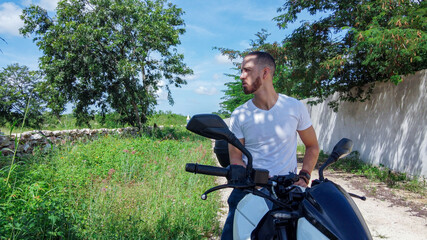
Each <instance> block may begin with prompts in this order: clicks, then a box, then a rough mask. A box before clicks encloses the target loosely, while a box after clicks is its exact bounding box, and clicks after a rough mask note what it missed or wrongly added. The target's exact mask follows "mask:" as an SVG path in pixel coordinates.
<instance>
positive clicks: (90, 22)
mask: <svg viewBox="0 0 427 240" xmlns="http://www.w3.org/2000/svg"><path fill="white" fill-rule="evenodd" d="M182 14H183V11H182V10H181V9H180V8H177V7H176V6H175V5H173V4H171V3H168V4H166V1H165V0H154V1H151V0H144V1H139V0H121V1H118V0H71V1H65V0H63V1H60V2H59V3H58V7H57V13H56V16H55V17H54V18H51V17H49V16H48V14H47V11H46V10H44V9H42V8H40V7H39V6H31V7H29V8H27V9H24V11H23V15H22V16H21V18H22V19H23V20H24V23H25V25H24V27H23V28H22V29H21V33H22V34H23V35H25V36H29V35H30V34H33V36H34V41H35V42H36V43H37V45H38V47H39V48H40V50H41V51H43V56H42V57H41V58H40V68H41V69H42V70H43V71H44V73H45V75H46V80H47V82H46V85H45V89H46V90H48V92H49V93H50V94H49V97H50V101H49V105H48V107H49V108H50V109H52V111H53V112H54V113H55V114H56V115H58V116H59V114H60V113H61V112H63V111H64V106H65V104H66V103H67V102H73V103H74V104H75V109H74V115H75V116H76V118H77V122H78V124H79V125H80V124H87V125H88V124H89V120H90V119H91V118H92V117H93V115H94V110H93V109H95V108H96V109H100V110H99V111H100V112H101V114H106V113H107V112H109V111H110V110H111V109H113V110H114V111H115V112H117V113H119V114H120V115H121V116H122V120H123V121H124V122H127V123H129V124H131V125H133V126H139V127H142V124H144V122H145V121H146V119H147V115H149V114H150V113H151V112H152V110H153V107H154V106H155V105H156V104H157V102H156V97H157V95H156V92H157V91H158V90H159V88H160V87H161V86H160V84H161V81H162V80H163V81H165V84H166V85H165V87H166V89H167V91H168V97H169V102H170V104H173V99H172V96H171V92H170V90H169V86H170V85H173V86H176V87H180V86H181V85H183V84H186V81H185V80H184V79H183V77H184V76H185V75H187V74H191V73H192V70H191V69H189V68H188V67H187V66H186V65H185V64H184V63H183V58H184V56H183V55H182V54H179V53H178V52H177V50H176V46H177V45H178V44H180V40H179V35H181V34H183V33H184V32H185V29H184V21H183V20H182V18H181V15H182Z"/></svg>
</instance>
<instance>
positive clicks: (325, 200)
mask: <svg viewBox="0 0 427 240" xmlns="http://www.w3.org/2000/svg"><path fill="white" fill-rule="evenodd" d="M305 192H306V198H305V199H304V200H303V201H302V213H303V216H304V217H305V218H306V219H307V221H308V222H310V223H311V224H312V225H313V226H315V227H316V228H317V229H319V231H321V232H322V233H323V234H325V236H327V237H328V238H330V239H355V240H356V239H357V240H362V239H372V237H371V234H370V232H369V228H368V226H367V225H366V223H365V221H364V219H363V217H362V215H361V213H360V211H359V209H358V208H357V206H356V204H355V203H354V201H353V199H352V198H351V196H350V195H349V194H348V193H347V192H346V191H345V190H344V189H342V188H341V187H340V186H339V185H337V184H335V183H333V182H331V181H327V180H326V181H325V182H322V183H320V184H318V185H315V186H313V187H312V188H307V189H306V191H305Z"/></svg>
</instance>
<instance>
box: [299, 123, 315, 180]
mask: <svg viewBox="0 0 427 240" xmlns="http://www.w3.org/2000/svg"><path fill="white" fill-rule="evenodd" d="M298 134H299V136H300V138H301V140H302V142H303V143H304V145H305V155H304V158H303V161H302V169H301V170H302V171H305V172H308V173H309V174H310V175H311V172H312V171H313V169H314V166H316V163H317V158H318V157H319V151H320V150H319V143H318V142H317V137H316V132H315V131H314V128H313V126H311V127H309V128H307V129H306V130H302V131H298ZM295 185H299V186H302V187H307V184H306V183H305V181H304V180H303V179H300V180H299V181H298V182H296V183H295Z"/></svg>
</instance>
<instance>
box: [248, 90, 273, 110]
mask: <svg viewBox="0 0 427 240" xmlns="http://www.w3.org/2000/svg"><path fill="white" fill-rule="evenodd" d="M277 99H279V94H277V93H276V91H275V90H274V89H273V90H272V91H266V92H262V93H261V92H260V93H254V97H253V98H252V102H253V104H254V105H255V106H256V107H257V108H259V109H262V110H270V109H271V108H273V107H274V105H275V104H276V102H277Z"/></svg>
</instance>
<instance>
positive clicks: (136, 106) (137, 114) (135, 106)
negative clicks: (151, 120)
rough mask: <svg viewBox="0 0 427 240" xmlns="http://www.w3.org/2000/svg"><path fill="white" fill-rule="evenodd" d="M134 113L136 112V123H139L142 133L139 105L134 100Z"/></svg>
mask: <svg viewBox="0 0 427 240" xmlns="http://www.w3.org/2000/svg"><path fill="white" fill-rule="evenodd" d="M132 106H133V111H134V112H135V117H136V122H137V123H138V127H139V131H142V122H141V118H140V117H139V111H138V105H136V103H135V101H134V100H132Z"/></svg>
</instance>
